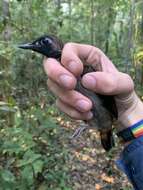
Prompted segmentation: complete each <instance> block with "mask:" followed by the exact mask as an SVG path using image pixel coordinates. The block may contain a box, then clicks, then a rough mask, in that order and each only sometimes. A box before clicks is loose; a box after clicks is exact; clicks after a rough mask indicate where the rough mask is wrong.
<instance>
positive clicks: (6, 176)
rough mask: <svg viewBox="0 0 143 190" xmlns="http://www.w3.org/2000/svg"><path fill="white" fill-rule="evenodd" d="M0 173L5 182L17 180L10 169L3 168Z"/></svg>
mask: <svg viewBox="0 0 143 190" xmlns="http://www.w3.org/2000/svg"><path fill="white" fill-rule="evenodd" d="M0 173H1V176H2V179H3V180H4V181H5V182H14V181H15V176H14V175H13V173H11V172H10V171H9V170H2V171H1V172H0Z"/></svg>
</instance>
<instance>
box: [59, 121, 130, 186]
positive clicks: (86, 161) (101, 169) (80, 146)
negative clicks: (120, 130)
mask: <svg viewBox="0 0 143 190" xmlns="http://www.w3.org/2000/svg"><path fill="white" fill-rule="evenodd" d="M62 122H63V121H62ZM80 124H81V123H80V122H75V121H74V122H73V121H72V122H69V121H68V122H64V124H62V125H63V126H64V127H66V128H67V130H68V131H70V132H69V133H73V131H74V130H75V129H76V128H77V127H79V125H80ZM71 128H72V130H71ZM115 138H116V140H118V139H117V137H115ZM64 146H65V147H66V149H68V151H69V154H68V161H67V162H68V163H67V164H68V167H69V170H70V180H69V181H70V182H69V183H70V185H71V186H72V188H73V190H115V189H118V190H131V189H132V186H131V185H130V183H129V182H128V180H127V177H126V176H125V175H124V174H123V173H122V172H121V171H120V170H119V169H118V168H117V167H116V164H115V161H116V160H117V158H118V157H119V154H120V152H121V150H122V148H121V145H120V144H119V143H117V144H116V146H115V148H113V149H112V150H111V151H110V152H108V153H107V152H105V151H104V149H103V148H102V146H101V144H100V136H99V134H98V132H97V131H95V130H91V129H90V130H88V131H86V132H85V133H84V134H82V135H81V136H80V137H78V139H74V140H69V141H65V144H64Z"/></svg>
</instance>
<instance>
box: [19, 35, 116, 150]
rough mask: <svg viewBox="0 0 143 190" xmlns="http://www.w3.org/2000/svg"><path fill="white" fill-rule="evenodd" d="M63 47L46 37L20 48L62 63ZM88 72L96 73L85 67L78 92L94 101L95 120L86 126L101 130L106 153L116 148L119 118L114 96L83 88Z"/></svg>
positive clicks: (79, 79) (77, 87)
mask: <svg viewBox="0 0 143 190" xmlns="http://www.w3.org/2000/svg"><path fill="white" fill-rule="evenodd" d="M63 46H64V44H63V42H62V41H61V40H59V39H58V38H57V37H55V36H52V35H45V36H42V37H40V38H38V39H36V40H35V41H33V42H32V43H26V44H22V45H20V46H19V48H22V49H29V50H33V51H35V52H38V53H41V54H42V55H44V56H46V57H48V58H55V59H57V60H59V61H60V59H61V54H62V49H63ZM88 72H95V69H93V67H92V66H84V71H83V73H82V75H81V76H80V77H78V82H77V85H76V90H77V91H79V92H80V93H82V94H83V95H85V96H87V97H88V98H89V99H90V100H91V101H92V104H93V106H92V110H91V111H92V112H93V118H92V119H91V120H89V121H86V124H88V127H92V128H95V127H96V128H97V129H98V130H99V132H100V136H101V144H102V146H103V148H104V149H105V150H106V151H109V150H110V149H111V148H112V147H113V146H114V139H113V134H112V125H113V120H114V118H115V119H117V117H118V113H117V108H116V104H115V100H114V97H113V96H105V95H100V94H96V93H95V92H92V91H91V90H88V89H86V88H84V87H83V86H82V84H81V77H82V76H83V75H84V74H85V73H88ZM83 129H84V128H83ZM81 131H82V129H81V128H80V130H78V131H77V132H76V133H77V134H78V133H80V132H81ZM77 134H76V135H77ZM76 135H75V136H76Z"/></svg>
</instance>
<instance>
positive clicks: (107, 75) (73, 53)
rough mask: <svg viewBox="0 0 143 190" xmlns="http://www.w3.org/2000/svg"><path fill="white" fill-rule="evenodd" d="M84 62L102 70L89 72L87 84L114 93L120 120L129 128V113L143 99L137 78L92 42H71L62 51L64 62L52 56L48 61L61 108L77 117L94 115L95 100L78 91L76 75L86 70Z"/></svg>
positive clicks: (86, 86) (50, 87) (50, 80)
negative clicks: (136, 91) (121, 69)
mask: <svg viewBox="0 0 143 190" xmlns="http://www.w3.org/2000/svg"><path fill="white" fill-rule="evenodd" d="M84 64H89V65H92V66H93V67H94V68H95V70H98V71H96V72H92V73H88V74H85V75H84V76H83V78H82V84H83V86H84V87H85V88H88V89H90V90H92V91H95V92H96V93H99V94H104V95H114V96H115V100H116V104H117V109H118V115H119V118H118V119H119V121H121V124H122V126H123V127H124V126H125V127H128V126H129V122H128V121H127V120H128V119H127V118H126V117H127V113H128V112H129V110H130V109H131V108H132V107H134V102H136V101H137V102H138V101H139V99H138V97H137V96H136V94H135V92H134V84H133V81H132V79H131V77H130V76H129V75H127V74H125V73H121V72H119V71H118V70H117V69H116V67H115V66H114V65H113V63H112V62H111V61H110V60H109V58H108V57H107V56H106V55H105V54H104V53H103V52H102V51H101V50H100V49H98V48H96V47H93V46H90V45H81V44H76V43H67V44H66V45H65V46H64V49H63V51H62V58H61V64H59V62H58V61H57V60H55V59H51V58H49V59H45V60H44V68H45V71H46V73H47V75H48V78H49V79H48V87H49V89H50V90H51V91H52V92H53V93H54V94H55V95H56V96H57V101H56V104H57V106H58V107H59V109H60V110H61V111H63V112H65V113H66V114H68V115H69V116H70V117H72V118H74V119H82V120H88V119H90V118H91V117H92V113H91V111H90V110H91V108H92V102H91V101H90V100H89V99H88V98H87V97H85V96H83V95H82V94H80V93H79V92H77V91H75V90H74V88H75V86H76V77H77V76H79V75H80V74H81V73H82V71H83V67H84ZM130 111H131V110H130ZM123 119H124V120H125V121H126V122H124V121H123ZM127 122H128V123H127Z"/></svg>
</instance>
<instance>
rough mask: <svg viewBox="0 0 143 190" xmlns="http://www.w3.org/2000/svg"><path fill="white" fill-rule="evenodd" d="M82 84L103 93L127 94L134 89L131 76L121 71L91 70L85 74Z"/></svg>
mask: <svg viewBox="0 0 143 190" xmlns="http://www.w3.org/2000/svg"><path fill="white" fill-rule="evenodd" d="M82 84H83V86H84V87H85V88H88V89H90V90H92V91H95V92H97V93H99V94H103V95H120V94H127V93H129V92H131V91H132V90H133V89H134V84H133V81H132V79H131V77H130V76H129V75H127V74H125V73H121V72H116V73H107V72H91V73H88V74H85V75H84V76H83V78H82Z"/></svg>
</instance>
